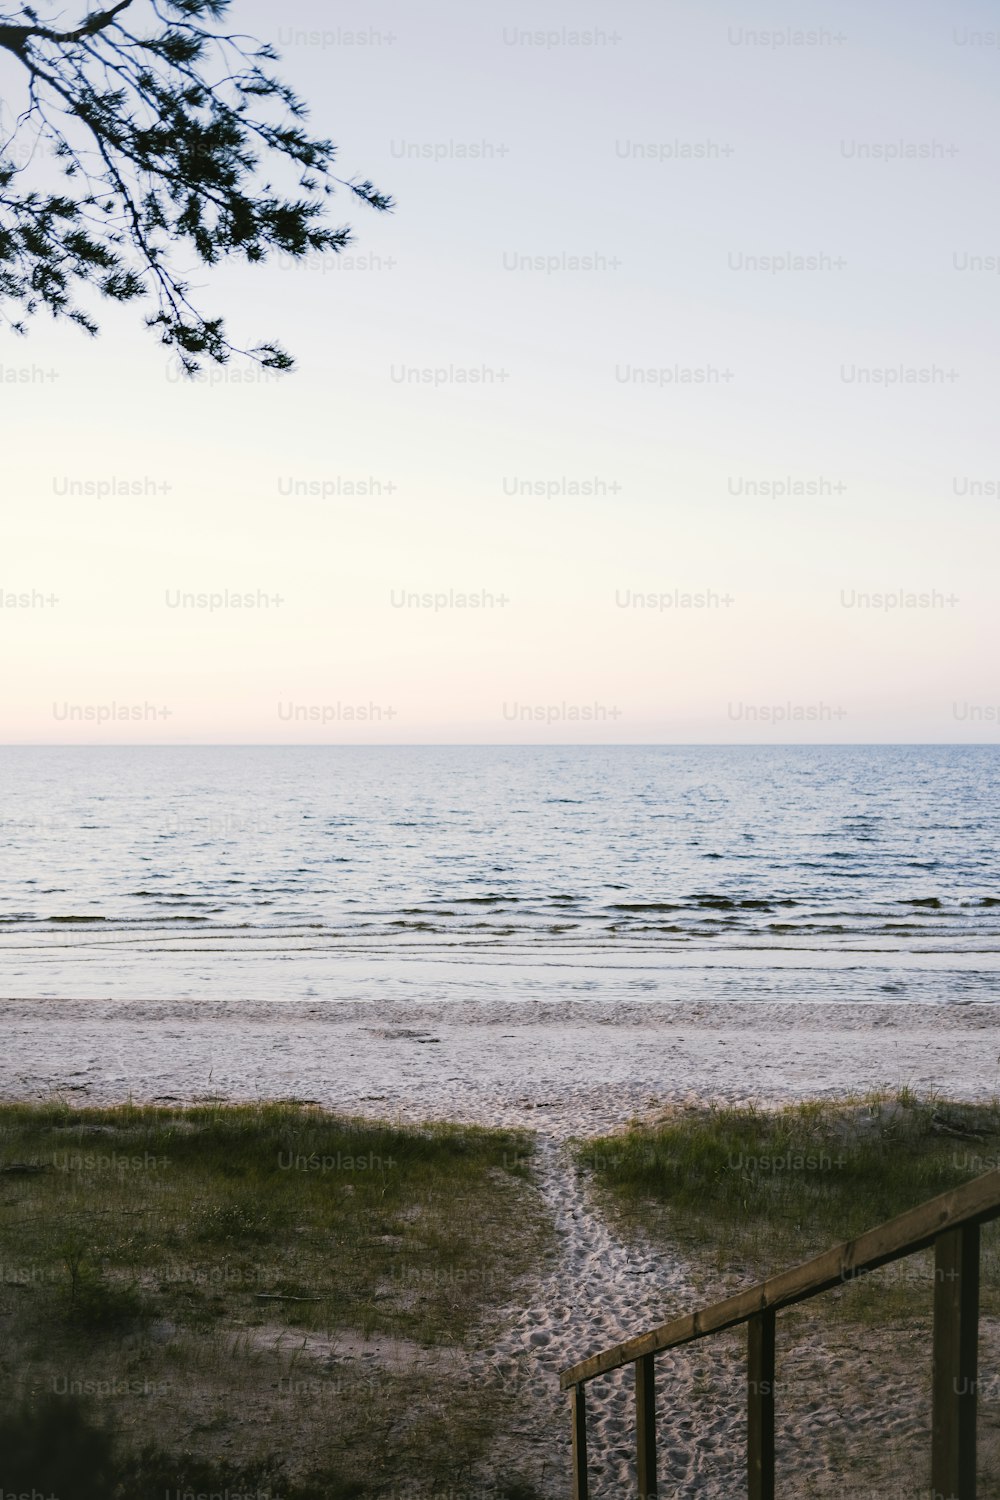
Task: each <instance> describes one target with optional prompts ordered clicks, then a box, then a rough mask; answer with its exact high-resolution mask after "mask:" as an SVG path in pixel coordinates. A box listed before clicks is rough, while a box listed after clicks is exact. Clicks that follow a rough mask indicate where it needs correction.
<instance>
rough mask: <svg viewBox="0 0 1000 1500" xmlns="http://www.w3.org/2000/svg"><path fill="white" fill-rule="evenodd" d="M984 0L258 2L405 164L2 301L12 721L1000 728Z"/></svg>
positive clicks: (0, 604)
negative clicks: (300, 252) (154, 328)
mask: <svg viewBox="0 0 1000 1500" xmlns="http://www.w3.org/2000/svg"><path fill="white" fill-rule="evenodd" d="M63 13H64V14H65V15H66V16H67V19H71V17H70V14H69V12H67V11H64V12H63ZM75 14H76V12H75V11H74V12H73V16H75ZM995 14H996V13H995V11H994V10H993V9H992V7H989V6H988V5H986V4H980V3H973V0H952V3H948V4H945V3H944V0H941V3H937V4H928V3H923V0H906V3H905V4H904V3H902V0H890V3H886V4H883V5H880V6H878V7H871V6H867V5H863V4H861V3H853V0H846V3H840V4H827V5H820V4H812V3H806V4H802V3H799V4H796V5H793V4H791V3H788V4H781V3H774V4H763V5H748V4H747V3H746V0H738V3H737V0H709V3H705V0H657V3H651V0H642V3H639V0H624V3H616V4H615V5H613V6H612V5H610V4H597V3H581V4H577V5H574V6H569V5H568V4H565V3H557V0H550V3H547V4H546V5H545V6H544V7H539V6H537V5H530V4H528V3H526V0H525V3H523V4H520V5H518V4H513V5H511V4H506V5H502V6H501V5H494V4H493V3H491V0H482V3H477V4H476V5H475V6H473V5H469V4H463V5H459V4H455V3H445V0H431V3H428V4H425V5H422V6H420V7H415V6H413V4H412V3H408V4H402V3H388V0H386V3H380V0H369V3H368V4H366V5H364V6H362V5H360V4H357V3H352V4H344V5H339V4H331V3H328V0H323V3H320V0H282V4H281V6H280V7H276V6H273V5H268V4H264V3H263V0H234V3H233V9H232V21H233V23H234V25H235V26H238V27H239V29H241V30H245V31H247V32H250V33H253V34H255V35H256V36H258V37H260V38H261V39H263V40H271V41H273V42H275V43H276V44H277V46H278V49H279V51H280V52H281V53H282V63H281V65H280V68H279V72H280V74H281V76H282V77H284V78H285V79H286V80H287V81H288V82H290V83H291V84H292V85H293V86H294V87H295V88H296V89H297V90H298V92H299V93H300V94H302V95H303V96H304V97H305V98H306V99H307V100H308V101H309V103H310V105H311V108H312V121H311V123H312V127H313V128H314V129H315V131H316V132H317V133H319V134H324V135H329V136H330V137H332V138H333V139H334V140H335V141H336V142H337V144H338V147H339V162H340V169H341V171H342V172H343V174H344V175H345V176H349V175H353V174H359V175H363V176H368V177H371V178H372V179H373V180H374V181H375V182H376V184H377V185H378V186H379V187H380V188H382V189H383V190H385V191H387V192H390V193H392V194H393V195H394V197H395V198H396V200H397V208H396V210H395V212H394V213H393V214H392V215H381V216H380V215H376V214H374V213H373V212H371V211H370V210H368V209H367V208H366V207H365V206H364V205H363V204H360V203H356V202H355V201H354V200H352V199H349V198H348V196H347V195H346V194H343V195H339V196H338V197H337V198H335V199H334V200H333V207H332V218H333V221H334V222H335V223H345V222H346V223H350V224H352V226H353V227H354V229H355V232H356V236H357V238H356V243H355V244H354V246H353V247H352V248H351V250H350V251H348V252H347V253H346V254H345V255H344V256H343V257H341V258H340V260H339V261H338V260H336V259H330V258H327V259H324V260H323V261H320V262H313V263H309V264H305V265H303V264H284V263H281V262H280V261H279V262H275V263H273V264H271V265H268V266H264V267H254V268H249V267H246V266H241V265H238V264H230V265H227V266H225V267H223V268H220V269H218V270H214V271H212V272H211V273H208V272H204V271H198V272H197V273H196V274H195V275H194V277H193V279H194V281H195V282H196V284H198V285H204V292H203V294H202V301H203V302H204V303H205V304H206V305H208V306H210V307H211V308H212V309H215V308H218V309H220V310H223V311H225V313H226V314H227V318H228V320H229V323H230V325H231V329H232V332H233V333H234V335H236V336H239V337H242V338H244V339H245V340H246V341H247V342H248V343H249V342H253V341H255V340H257V339H261V338H265V337H275V338H277V339H278V340H279V341H281V342H282V343H284V344H285V345H287V346H288V347H289V348H290V349H291V351H292V352H293V354H294V355H295V356H296V359H297V362H298V364H297V370H296V372H295V373H294V374H291V375H287V376H280V377H279V376H275V375H273V374H270V373H267V374H264V373H262V372H260V371H259V370H257V369H256V368H255V367H253V366H250V365H247V364H245V363H239V362H234V363H233V364H231V365H230V366H229V367H228V368H227V369H226V370H225V371H218V370H215V371H214V372H213V371H209V372H208V373H207V375H206V378H205V379H203V380H201V381H197V382H193V383H192V382H188V381H185V380H184V379H183V378H182V377H181V376H180V372H179V371H178V369H177V367H176V364H175V363H174V362H173V361H172V360H171V358H170V356H169V353H168V351H166V350H164V349H163V348H161V347H160V345H159V344H158V343H157V342H156V340H155V339H154V338H153V336H152V335H151V334H149V333H148V332H147V331H146V330H145V329H144V328H143V327H142V322H141V317H140V316H139V315H138V314H137V312H136V311H135V309H134V308H121V309H119V308H113V309H104V310H103V311H102V314H101V319H102V332H101V335H100V337H99V339H97V340H96V341H91V340H89V339H88V338H86V336H84V335H83V334H81V333H80V332H79V331H78V330H75V329H73V328H70V327H68V326H62V325H58V324H53V323H51V322H50V321H48V320H44V319H38V320H36V322H35V324H34V325H33V327H32V331H31V334H30V336H29V338H28V339H26V340H23V339H14V338H12V337H11V336H10V335H9V334H8V333H7V332H6V331H4V332H3V333H2V334H0V441H2V456H3V462H2V476H0V497H2V498H0V514H2V537H3V547H2V551H0V682H2V693H0V742H3V743H9V744H32V743H51V744H74V743H107V744H112V743H129V744H131V743H210V744H213V743H274V744H292V743H488V744H496V743H515V742H525V743H554V742H562V743H574V742H581V743H583V742H588V743H589V742H597V741H602V742H624V743H643V742H647V743H742V742H761V741H764V742H773V741H790V742H820V743H826V742H854V743H857V742H897V741H901V742H914V741H918V742H945V743H947V742H965V741H969V742H996V740H997V738H998V735H1000V670H998V666H997V652H996V641H997V638H998V631H997V623H998V622H997V614H998V602H997V584H996V570H997V557H998V539H1000V538H998V530H1000V528H998V508H1000V447H998V442H997V417H996V396H997V388H998V382H997V374H998V370H997V364H998V331H1000V314H998V292H1000V198H998V194H997V191H996V181H997V158H998V155H1000V145H998V142H1000V128H998V127H1000V23H998V22H997V21H996V19H995ZM18 85H19V79H18V74H17V65H16V64H15V63H14V62H13V61H12V60H10V59H8V58H6V57H0V95H2V96H3V98H4V100H5V101H6V103H7V108H8V111H9V109H10V108H11V107H12V106H13V103H14V101H15V100H16V99H17V97H18V95H17V89H18ZM237 601H238V602H237Z"/></svg>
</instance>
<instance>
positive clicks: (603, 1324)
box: [0, 999, 1000, 1500]
mask: <svg viewBox="0 0 1000 1500" xmlns="http://www.w3.org/2000/svg"><path fill="white" fill-rule="evenodd" d="M3 1014H4V1029H5V1034H6V1037H7V1043H8V1045H7V1047H6V1049H5V1052H4V1056H3V1059H2V1062H0V1095H2V1096H3V1097H6V1098H10V1099H26V1098H44V1097H51V1096H52V1095H62V1096H65V1097H67V1098H69V1099H73V1100H78V1101H81V1102H82V1101H86V1102H87V1103H94V1104H99V1103H100V1104H104V1103H113V1102H117V1101H121V1100H124V1099H127V1098H130V1097H131V1098H133V1099H135V1100H137V1101H162V1102H165V1103H166V1102H170V1103H173V1102H190V1101H193V1100H197V1099H204V1098H206V1097H212V1098H221V1099H229V1100H246V1099H255V1098H262V1099H267V1098H272V1099H277V1098H295V1099H300V1100H310V1101H315V1102H317V1103H319V1104H321V1105H324V1106H326V1107H329V1108H333V1109H337V1110H344V1111H349V1112H352V1113H357V1114H363V1115H370V1116H379V1117H394V1116H395V1117H399V1118H402V1119H407V1120H419V1119H428V1118H447V1119H451V1120H456V1121H464V1122H469V1123H484V1124H504V1125H508V1126H516V1127H520V1128H523V1129H525V1130H532V1131H535V1132H537V1136H538V1156H537V1162H536V1170H537V1180H538V1184H539V1187H540V1190H541V1192H542V1194H543V1197H544V1199H545V1202H546V1206H547V1208H548V1209H549V1211H550V1213H551V1216H552V1219H553V1222H554V1224H555V1227H556V1232H557V1236H558V1241H559V1255H558V1258H557V1261H556V1263H555V1264H554V1265H553V1266H552V1267H551V1268H548V1269H546V1270H545V1271H543V1272H542V1273H541V1274H540V1275H539V1277H538V1278H537V1280H536V1281H535V1282H533V1283H532V1285H531V1287H530V1288H528V1289H527V1290H526V1293H525V1296H524V1298H523V1300H522V1301H520V1302H519V1303H518V1304H517V1305H516V1306H512V1307H510V1308H509V1309H507V1310H506V1314H505V1325H506V1331H505V1333H504V1334H503V1335H502V1337H501V1338H500V1339H499V1340H496V1339H494V1340H492V1341H490V1342H488V1343H485V1344H484V1346H483V1347H482V1348H480V1349H478V1350H477V1351H476V1352H475V1354H474V1355H473V1359H472V1372H473V1375H474V1372H475V1369H476V1367H477V1365H482V1366H484V1367H485V1366H488V1367H489V1368H490V1369H491V1370H493V1371H499V1372H500V1374H501V1375H502V1376H503V1378H504V1379H505V1381H508V1382H510V1384H511V1385H512V1386H513V1387H515V1388H517V1389H518V1391H519V1392H520V1393H521V1394H522V1396H523V1399H524V1411H525V1414H526V1417H525V1427H524V1429H523V1430H522V1432H521V1433H520V1435H519V1440H518V1453H517V1455H516V1457H517V1460H518V1462H519V1464H520V1466H521V1467H522V1468H527V1469H528V1470H529V1471H530V1472H532V1473H534V1474H535V1475H536V1476H537V1478H538V1480H539V1482H540V1483H541V1484H542V1486H543V1492H544V1493H547V1494H553V1495H562V1494H564V1493H565V1492H566V1482H567V1475H568V1423H567V1413H566V1403H565V1398H564V1397H562V1396H561V1395H560V1394H559V1391H558V1385H557V1377H558V1372H559V1370H560V1369H561V1368H563V1367H564V1366H565V1365H566V1364H568V1363H571V1362H572V1361H573V1360H574V1359H577V1358H579V1357H581V1356H582V1355H584V1354H586V1353H589V1352H593V1351H595V1350H597V1349H599V1348H601V1347H604V1346H606V1345H609V1344H611V1343H613V1342H615V1341H616V1340H617V1339H619V1338H620V1337H622V1336H624V1335H626V1334H628V1333H634V1332H636V1331H638V1330H640V1329H642V1328H644V1327H651V1326H654V1325H655V1324H656V1323H658V1322H660V1321H663V1320H664V1319H665V1318H667V1317H669V1316H671V1315H673V1314H674V1313H676V1312H679V1311H681V1310H684V1309H686V1308H689V1307H690V1306H691V1305H692V1304H694V1303H696V1302H697V1301H699V1300H701V1299H700V1297H699V1296H698V1294H697V1293H696V1291H695V1290H694V1289H693V1287H692V1283H691V1278H690V1274H689V1269H688V1268H687V1267H686V1265H685V1263H684V1260H683V1258H682V1257H679V1256H671V1255H669V1254H664V1252H663V1250H662V1248H660V1249H657V1248H656V1247H654V1246H653V1245H651V1244H642V1243H638V1242H636V1241H635V1240H634V1239H633V1240H631V1241H629V1242H625V1241H624V1240H623V1239H622V1238H621V1237H620V1235H619V1233H618V1232H616V1231H615V1230H614V1229H613V1228H612V1227H611V1226H610V1225H609V1224H608V1223H607V1221H606V1220H605V1218H604V1217H603V1216H602V1215H601V1214H600V1213H599V1212H597V1211H595V1205H594V1203H593V1200H592V1197H591V1191H590V1187H589V1184H588V1182H587V1180H586V1178H585V1177H583V1176H581V1174H580V1173H579V1172H578V1171H577V1170H575V1168H574V1166H573V1164H572V1162H571V1161H570V1158H569V1154H568V1151H567V1150H566V1145H567V1142H568V1141H569V1139H570V1138H572V1137H574V1136H585V1135H589V1134H596V1133H598V1132H601V1131H605V1130H608V1129H613V1128H615V1127H618V1126H621V1125H624V1124H625V1123H626V1122H627V1121H628V1120H630V1119H632V1118H636V1117H642V1116H644V1115H648V1114H650V1113H652V1112H655V1111H656V1110H657V1109H659V1108H661V1107H662V1106H664V1105H666V1104H670V1103H677V1102H684V1101H687V1102H701V1103H705V1102H707V1101H717V1102H728V1103H739V1102H745V1101H748V1100H755V1101H757V1102H759V1104H761V1105H762V1106H767V1105H768V1104H777V1103H780V1102H785V1101H790V1100H794V1099H799V1098H807V1097H820V1096H822V1097H826V1098H837V1097H842V1096H843V1095H845V1094H847V1093H850V1092H856V1091H862V1090H866V1089H869V1088H875V1087H881V1086H888V1087H893V1088H896V1087H900V1086H904V1085H906V1086H909V1087H910V1088H912V1089H914V1090H916V1091H918V1092H921V1093H926V1092H933V1091H940V1092H941V1093H943V1094H947V1095H951V1096H961V1097H966V1098H970V1099H971V1098H976V1099H983V1098H988V1097H990V1096H991V1095H993V1094H994V1093H995V1092H996V1090H997V1087H998V1075H1000V1061H998V1054H1000V1010H998V1009H997V1008H996V1007H994V1006H991V1005H988V1004H969V1005H949V1006H944V1005H942V1006H927V1005H908V1004H888V1005H882V1006H871V1005H857V1006H852V1005H843V1004H839V1005H834V1006H824V1005H791V1004H766V1003H765V1004H761V1003H743V1004H739V1003H737V1004H732V1003H730V1004H727V1005H724V1006H712V1005H703V1004H691V1003H685V1002H683V1001H681V1002H676V1003H673V1004H663V1003H660V1002H651V1001H628V1002H621V1003H606V1002H599V1001H598V1002H587V1001H568V1002H558V1003H550V1004H541V1005H537V1004H531V1005H528V1004H524V1003H518V1002H516V1001H511V1002H509V1003H507V1004H498V1003H493V1004H489V1005H484V1004H483V1003H482V1002H476V1003H470V1004H466V1005H464V1004H461V1003H449V1004H438V1005H427V1004H425V1005H414V1004H413V1003H412V1002H410V1003H407V1004H405V1005H402V1004H398V1005H397V1004H393V1003H388V1004H385V1005H378V1006H376V1005H372V1004H369V1003H343V1004H336V1005H334V1004H301V1003H290V1004H284V1005H283V1004H277V1003H266V1004H265V1003H255V1002H247V1003H226V1004H223V1003H218V1002H205V1003H201V1004H195V1003H191V1002H187V1001H184V1002H177V1003H161V1002H152V1001H135V1002H128V1001H116V1002H95V1001H93V1000H79V1001H77V1000H70V999H67V1000H60V1001H50V1000H40V1001H30V1000H19V1001H8V1002H6V1003H5V1004H4V1006H3ZM319 1352H320V1351H319V1350H318V1349H317V1355H318V1354H319ZM789 1357H790V1359H791V1361H792V1364H791V1366H790V1368H791V1369H792V1370H793V1371H796V1370H797V1371H798V1372H799V1376H800V1378H802V1379H803V1380H805V1379H806V1373H805V1372H806V1368H807V1366H808V1367H809V1369H810V1370H811V1369H812V1365H814V1364H815V1363H816V1360H817V1359H819V1360H820V1364H821V1366H822V1369H821V1370H820V1369H819V1368H818V1367H817V1369H816V1370H814V1371H813V1372H812V1376H811V1377H810V1378H812V1379H814V1380H815V1381H816V1382H817V1388H822V1386H823V1385H824V1383H825V1382H828V1381H829V1380H831V1379H832V1380H833V1381H834V1382H836V1380H837V1377H838V1375H839V1374H842V1373H844V1372H846V1371H847V1370H848V1369H849V1368H851V1367H852V1366H851V1359H852V1357H851V1355H850V1353H849V1351H840V1352H839V1353H833V1354H829V1355H826V1356H822V1355H820V1354H819V1353H818V1352H817V1351H815V1350H808V1349H802V1350H794V1351H790V1355H789ZM685 1359H686V1356H685V1357H682V1358H679V1359H678V1360H677V1361H676V1368H675V1367H674V1362H673V1361H672V1360H670V1359H668V1360H666V1361H665V1362H664V1364H663V1371H662V1377H663V1380H664V1381H665V1382H667V1383H668V1385H669V1392H670V1401H671V1404H672V1409H673V1418H672V1423H671V1438H670V1442H669V1446H668V1461H669V1464H670V1473H671V1484H673V1485H676V1486H677V1488H676V1489H674V1488H672V1487H671V1484H667V1485H666V1486H665V1488H664V1490H663V1493H664V1494H666V1495H671V1494H674V1493H677V1494H680V1493H684V1494H686V1495H696V1494H697V1495H703V1496H706V1497H709V1496H711V1497H725V1496H727V1495H730V1494H732V1493H734V1492H735V1491H734V1486H735V1487H738V1485H739V1475H740V1464H741V1460H740V1458H739V1453H740V1449H741V1432H742V1415H741V1412H742V1402H741V1398H740V1394H739V1361H738V1360H732V1359H730V1360H729V1365H728V1368H729V1370H730V1375H731V1380H732V1384H733V1392H732V1397H733V1399H732V1401H728V1400H720V1402H719V1407H718V1416H717V1420H716V1421H714V1422H713V1423H712V1424H711V1425H710V1426H709V1427H708V1428H706V1427H705V1425H704V1421H703V1419H702V1417H699V1416H698V1415H697V1413H696V1410H695V1407H694V1406H692V1403H691V1397H690V1394H689V1390H690V1381H691V1375H690V1370H689V1368H688V1366H687V1364H685ZM810 1362H811V1363H810ZM820 1376H822V1378H821V1379H820V1378H819V1377H820ZM720 1378H721V1380H722V1383H723V1386H724V1384H725V1380H726V1379H728V1378H729V1377H728V1376H724V1375H723V1376H721V1377H720V1375H719V1373H718V1371H717V1372H716V1376H715V1379H716V1380H720ZM872 1381H874V1385H873V1386H872V1389H871V1390H868V1389H867V1387H865V1389H862V1387H863V1386H865V1379H864V1378H862V1379H861V1381H860V1384H858V1383H857V1381H855V1380H854V1379H853V1377H852V1382H851V1383H850V1384H851V1392H852V1394H851V1397H850V1404H849V1406H848V1407H844V1408H842V1409H841V1416H842V1417H844V1418H846V1419H847V1420H849V1421H851V1422H852V1423H853V1424H854V1427H855V1431H856V1433H857V1434H858V1437H859V1440H860V1441H862V1442H864V1441H870V1442H871V1443H873V1444H875V1443H877V1442H878V1441H880V1436H879V1435H880V1433H884V1432H886V1431H888V1432H891V1433H892V1434H894V1435H895V1436H896V1437H897V1438H898V1439H899V1441H901V1442H903V1443H904V1444H905V1443H906V1442H907V1440H908V1439H909V1440H912V1441H914V1442H916V1441H917V1439H918V1436H919V1434H920V1432H921V1431H922V1428H923V1426H924V1425H925V1421H926V1416H927V1413H926V1412H925V1411H924V1410H923V1405H922V1403H921V1402H919V1401H918V1402H915V1401H914V1399H913V1393H912V1392H909V1391H908V1390H907V1389H906V1388H905V1386H903V1385H901V1386H900V1389H899V1390H898V1391H896V1390H892V1389H889V1390H887V1389H885V1388H884V1383H883V1385H881V1386H880V1385H879V1378H878V1377H877V1375H876V1374H875V1373H874V1372H871V1375H870V1380H869V1382H868V1383H869V1384H871V1382H872ZM818 1416H819V1418H823V1419H825V1417H824V1414H823V1413H822V1411H820V1412H819V1413H818ZM816 1417H817V1413H815V1412H813V1413H807V1414H806V1416H805V1420H806V1421H809V1420H812V1419H814V1418H816ZM591 1432H592V1440H593V1443H594V1450H595V1455H599V1456H598V1457H596V1458H595V1468H594V1473H595V1481H596V1482H597V1483H598V1484H599V1485H603V1486H606V1487H607V1488H604V1489H601V1488H599V1489H597V1491H596V1493H598V1494H600V1493H608V1494H612V1493H616V1492H619V1493H620V1492H621V1491H620V1489H618V1488H617V1487H619V1486H624V1485H626V1484H627V1483H628V1475H629V1473H630V1464H631V1462H632V1447H631V1444H632V1436H631V1433H632V1412H631V1398H630V1391H629V1388H628V1385H627V1382H622V1381H620V1380H619V1381H617V1382H615V1381H609V1382H607V1384H606V1387H605V1389H604V1390H603V1391H602V1392H600V1393H599V1392H597V1391H595V1392H594V1394H593V1398H592V1410H591ZM790 1435H791V1434H790ZM827 1481H829V1483H833V1476H831V1475H824V1474H822V1473H819V1474H815V1473H813V1474H811V1475H810V1476H809V1477H808V1480H807V1479H806V1477H805V1476H802V1478H801V1483H802V1484H803V1485H806V1484H808V1486H809V1487H808V1488H802V1489H796V1493H802V1494H816V1495H821V1494H826V1493H834V1492H835V1491H834V1490H830V1489H828V1488H827V1487H826V1486H827ZM903 1493H909V1491H905V1492H904V1491H900V1492H899V1496H898V1497H896V1496H893V1497H889V1496H888V1495H887V1496H886V1497H884V1500H901V1497H902V1494H903Z"/></svg>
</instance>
